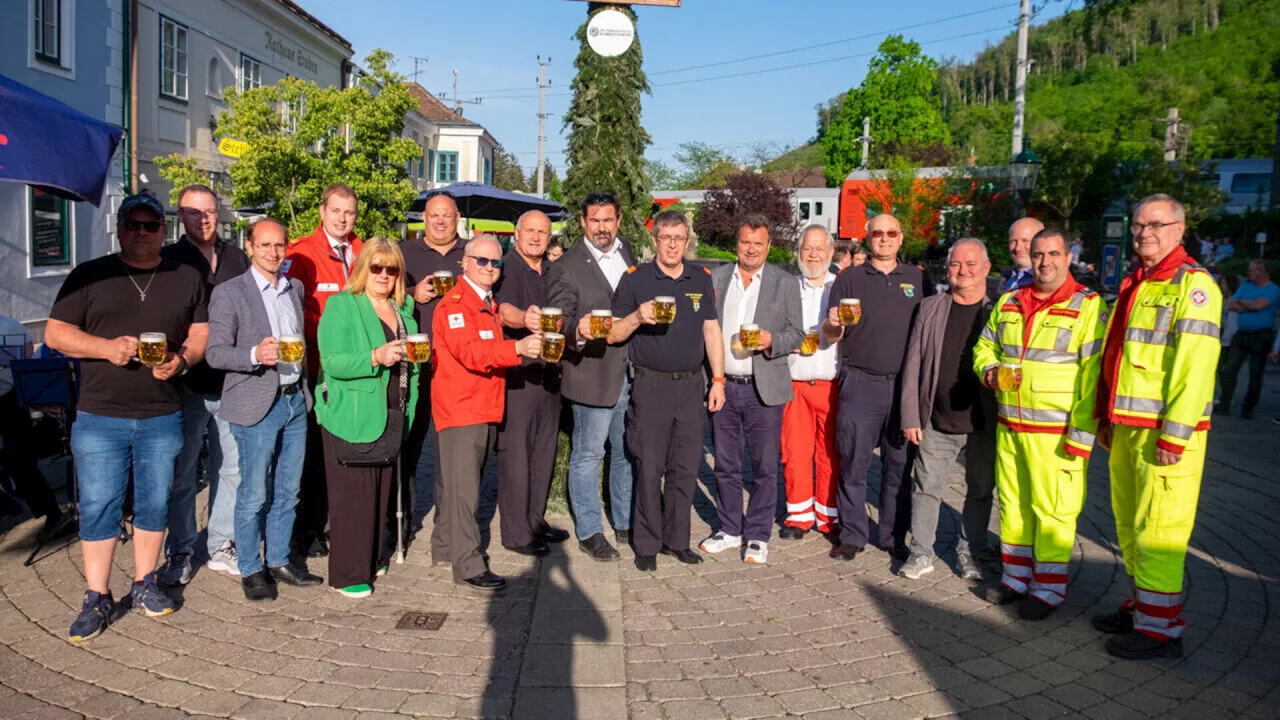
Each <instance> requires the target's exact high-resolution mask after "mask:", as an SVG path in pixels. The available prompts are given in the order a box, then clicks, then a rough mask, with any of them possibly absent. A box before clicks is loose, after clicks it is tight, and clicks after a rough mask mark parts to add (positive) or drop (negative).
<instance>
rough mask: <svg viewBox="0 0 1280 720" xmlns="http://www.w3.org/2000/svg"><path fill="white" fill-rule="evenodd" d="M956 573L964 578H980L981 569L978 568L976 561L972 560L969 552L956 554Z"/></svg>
mask: <svg viewBox="0 0 1280 720" xmlns="http://www.w3.org/2000/svg"><path fill="white" fill-rule="evenodd" d="M956 574H957V575H959V576H960V577H961V578H962V579H964V580H981V579H982V571H981V570H979V569H978V565H977V563H975V562H974V561H973V556H972V555H970V554H969V553H959V554H957V555H956Z"/></svg>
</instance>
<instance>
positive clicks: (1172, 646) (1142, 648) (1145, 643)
mask: <svg viewBox="0 0 1280 720" xmlns="http://www.w3.org/2000/svg"><path fill="white" fill-rule="evenodd" d="M1107 652H1109V653H1111V654H1112V655H1115V656H1116V657H1122V658H1124V659H1126V660H1150V659H1152V658H1180V657H1182V638H1170V639H1168V640H1157V639H1155V638H1153V637H1151V636H1150V635H1147V634H1146V633H1140V632H1138V631H1136V630H1135V631H1133V632H1129V633H1125V634H1124V635H1116V636H1115V637H1112V638H1107Z"/></svg>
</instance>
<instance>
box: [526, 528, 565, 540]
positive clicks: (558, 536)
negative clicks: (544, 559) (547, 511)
mask: <svg viewBox="0 0 1280 720" xmlns="http://www.w3.org/2000/svg"><path fill="white" fill-rule="evenodd" d="M533 536H534V537H535V538H537V539H539V540H541V541H542V542H544V543H562V542H564V541H565V540H568V539H569V531H568V530H561V529H560V528H554V527H551V526H550V525H547V526H546V527H544V528H542V529H541V530H539V531H538V532H536V533H534V534H533Z"/></svg>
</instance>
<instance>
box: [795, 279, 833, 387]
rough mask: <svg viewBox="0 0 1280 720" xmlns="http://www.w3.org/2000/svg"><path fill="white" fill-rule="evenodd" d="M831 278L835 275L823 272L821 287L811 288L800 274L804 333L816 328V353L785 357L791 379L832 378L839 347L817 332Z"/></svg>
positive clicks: (825, 306)
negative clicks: (824, 277)
mask: <svg viewBox="0 0 1280 720" xmlns="http://www.w3.org/2000/svg"><path fill="white" fill-rule="evenodd" d="M835 281H836V276H835V275H834V274H832V273H827V277H826V279H824V280H823V281H822V287H813V286H812V285H810V284H809V283H808V282H807V281H806V280H805V278H804V276H803V275H801V276H800V303H801V310H800V313H801V316H802V319H803V321H804V330H805V332H808V331H810V330H815V329H817V330H818V331H819V332H818V352H816V353H814V354H812V355H810V356H808V357H805V356H803V355H801V354H799V353H794V354H792V355H789V356H788V357H787V365H788V366H790V368H791V379H792V380H801V381H807V380H835V379H836V362H837V360H838V358H837V354H838V352H839V349H840V346H839V344H832V343H829V342H827V338H826V337H825V336H824V335H823V334H822V332H821V327H822V321H823V319H824V317H825V316H826V314H827V301H828V300H829V299H830V297H831V285H832V283H834V282H835Z"/></svg>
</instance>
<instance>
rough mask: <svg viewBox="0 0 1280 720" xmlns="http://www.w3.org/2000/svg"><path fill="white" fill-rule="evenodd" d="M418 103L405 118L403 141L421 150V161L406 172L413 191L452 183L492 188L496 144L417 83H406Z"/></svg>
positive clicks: (485, 131)
mask: <svg viewBox="0 0 1280 720" xmlns="http://www.w3.org/2000/svg"><path fill="white" fill-rule="evenodd" d="M405 85H406V86H407V87H408V88H409V94H410V95H411V96H413V98H414V99H415V100H417V101H418V107H417V110H416V111H410V113H409V115H408V116H407V117H406V118H405V125H404V137H407V138H410V139H412V140H413V141H414V142H416V143H418V147H420V148H422V157H420V158H418V159H417V160H416V161H413V162H410V163H409V165H408V166H407V167H406V168H405V169H406V170H407V171H408V172H409V180H410V181H411V182H413V184H414V188H415V189H417V190H419V191H422V190H434V189H435V188H439V187H444V186H446V185H451V184H453V183H455V182H478V183H484V184H485V185H492V184H493V154H494V151H495V150H496V149H497V147H498V141H497V140H495V139H494V138H493V136H492V135H490V134H489V131H488V130H485V129H484V127H483V126H482V125H480V124H479V123H476V122H472V121H471V120H468V119H466V118H464V117H462V116H461V115H459V114H458V113H456V112H454V111H453V110H450V109H449V108H448V106H446V105H445V104H444V103H442V102H440V99H439V98H437V97H436V96H435V95H432V94H431V93H430V92H428V91H427V90H426V89H425V88H423V87H422V86H421V85H419V84H417V83H413V82H410V83H405Z"/></svg>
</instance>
